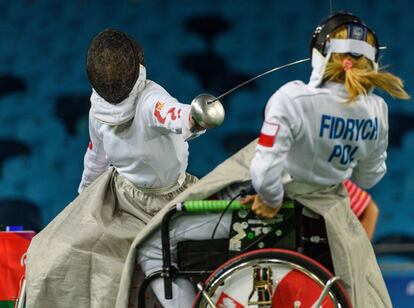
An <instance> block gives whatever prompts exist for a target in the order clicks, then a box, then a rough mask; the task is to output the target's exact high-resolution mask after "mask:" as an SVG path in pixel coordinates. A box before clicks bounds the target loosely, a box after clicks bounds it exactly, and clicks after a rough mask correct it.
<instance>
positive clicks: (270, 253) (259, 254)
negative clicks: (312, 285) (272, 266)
mask: <svg viewBox="0 0 414 308" xmlns="http://www.w3.org/2000/svg"><path fill="white" fill-rule="evenodd" d="M258 259H262V260H263V259H267V260H269V259H277V260H282V261H286V262H287V263H291V264H292V265H298V266H299V267H302V268H304V269H306V270H307V271H309V272H311V273H312V274H313V275H315V276H316V277H318V278H319V280H321V281H322V283H324V284H325V283H326V282H327V281H328V280H329V279H331V278H332V277H333V275H332V274H331V273H330V272H329V271H328V270H327V269H326V268H324V267H323V266H322V265H321V264H319V263H318V262H316V261H315V260H313V259H311V258H309V257H307V256H305V255H302V254H300V253H297V252H294V251H289V250H284V249H274V248H272V249H260V250H254V251H250V252H247V253H244V254H242V255H239V256H236V257H234V258H233V259H231V260H229V261H227V262H226V263H224V264H223V265H221V266H220V267H219V268H218V269H217V270H215V271H214V272H213V273H212V274H211V275H210V277H209V278H208V279H207V280H206V281H205V290H206V291H207V293H209V292H208V290H209V288H210V287H211V285H212V284H213V283H214V282H215V281H216V280H217V279H219V278H220V277H221V276H222V275H224V274H225V273H226V272H228V271H229V270H231V269H232V268H234V267H236V266H238V265H241V264H243V263H246V262H248V261H254V260H258ZM331 292H332V294H333V296H334V297H335V299H336V300H337V302H338V303H339V304H340V305H341V306H340V307H341V308H351V307H352V305H351V303H350V301H349V299H348V296H347V294H346V292H345V290H344V288H343V287H342V285H341V283H340V282H338V281H337V282H335V283H334V284H333V286H332V288H331ZM203 302H204V300H203V298H202V296H201V295H200V293H198V294H197V296H196V298H195V300H194V303H193V307H194V308H199V307H204V303H203Z"/></svg>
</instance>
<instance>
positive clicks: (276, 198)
mask: <svg viewBox="0 0 414 308" xmlns="http://www.w3.org/2000/svg"><path fill="white" fill-rule="evenodd" d="M347 98H348V93H347V91H346V89H345V86H344V85H343V84H341V83H336V82H325V83H324V84H323V85H321V86H320V87H318V88H315V87H312V86H311V85H309V84H304V83H303V82H300V81H293V82H290V83H287V84H286V85H284V86H283V87H281V88H280V89H279V90H278V91H277V92H276V93H275V94H274V95H273V96H272V97H271V98H270V99H269V102H268V103H267V107H266V110H265V121H264V123H263V126H262V130H261V134H260V137H259V142H258V146H257V148H256V154H255V156H254V158H253V161H252V164H251V175H252V183H253V186H254V188H255V190H256V191H257V192H258V193H259V194H260V196H261V197H262V199H263V201H264V202H265V203H266V204H267V205H269V206H271V207H273V206H276V205H278V204H280V203H281V201H282V198H283V183H282V174H283V173H287V174H289V175H290V177H291V178H292V179H294V180H296V181H300V182H308V183H318V184H322V185H333V184H337V183H341V182H343V181H344V180H345V179H348V178H351V179H352V181H354V183H355V184H357V185H358V186H360V187H362V188H366V189H367V188H371V187H372V186H374V185H375V184H376V183H377V182H378V181H379V180H380V179H381V178H382V177H383V176H384V174H385V172H386V164H385V159H386V157H387V152H386V150H387V144H388V119H387V117H388V112H387V105H386V103H385V102H384V100H383V99H382V98H381V97H379V96H378V95H375V94H373V93H369V94H367V95H361V96H359V97H358V98H357V99H356V100H355V101H354V102H352V103H346V101H347Z"/></svg>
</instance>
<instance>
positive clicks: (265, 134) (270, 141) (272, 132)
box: [259, 121, 279, 148]
mask: <svg viewBox="0 0 414 308" xmlns="http://www.w3.org/2000/svg"><path fill="white" fill-rule="evenodd" d="M278 132H279V125H278V124H273V123H269V122H266V121H265V122H264V123H263V126H262V130H261V131H260V136H259V144H260V145H261V146H264V147H269V148H271V147H272V146H273V145H274V144H275V141H276V137H277V133H278Z"/></svg>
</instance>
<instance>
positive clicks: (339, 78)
mask: <svg viewBox="0 0 414 308" xmlns="http://www.w3.org/2000/svg"><path fill="white" fill-rule="evenodd" d="M347 31H348V30H347V28H346V26H343V27H340V28H339V29H338V30H336V31H335V32H333V33H332V34H331V36H330V37H331V38H338V39H345V38H347ZM367 41H368V43H369V44H371V45H373V46H374V45H375V37H374V35H373V34H372V33H371V32H368V40H367ZM349 61H351V63H350V62H349ZM323 80H324V81H335V82H341V83H344V85H345V89H346V90H347V92H348V94H349V100H348V102H352V101H354V100H355V99H356V98H357V97H358V96H359V95H361V94H364V95H366V94H367V93H368V91H369V90H370V89H371V88H373V87H377V88H380V89H381V90H384V91H385V92H387V93H388V94H389V95H391V96H392V97H393V98H399V99H409V98H410V96H409V95H408V93H407V92H406V91H405V90H404V85H403V82H402V80H401V79H400V78H399V77H397V76H395V75H393V74H391V73H388V72H385V71H382V70H379V71H377V70H375V69H374V65H373V63H372V62H371V61H370V60H369V59H367V58H366V57H364V56H361V57H353V56H351V55H349V54H339V53H333V54H332V56H331V58H330V60H329V62H328V63H327V65H326V69H325V74H324V79H323Z"/></svg>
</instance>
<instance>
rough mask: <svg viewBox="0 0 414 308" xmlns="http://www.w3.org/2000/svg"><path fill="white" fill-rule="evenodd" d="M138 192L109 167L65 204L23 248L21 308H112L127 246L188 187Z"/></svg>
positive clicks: (188, 179)
mask: <svg viewBox="0 0 414 308" xmlns="http://www.w3.org/2000/svg"><path fill="white" fill-rule="evenodd" d="M195 181H196V178H195V177H193V176H191V175H189V174H187V175H186V177H185V180H184V183H183V184H182V185H181V186H179V185H178V188H176V187H174V188H173V190H171V191H168V192H167V191H166V192H160V191H159V190H157V194H154V193H148V192H143V191H142V190H139V189H137V188H136V187H135V186H134V185H132V184H131V183H130V182H128V181H127V180H125V179H124V178H123V177H122V176H120V175H119V174H118V173H117V172H116V171H115V170H114V169H113V168H111V169H110V170H108V171H107V172H105V173H104V174H103V175H102V176H100V177H99V178H98V179H96V180H95V181H94V182H93V183H92V184H91V185H90V186H89V187H88V188H87V189H86V190H85V191H83V192H82V193H81V194H80V195H79V196H78V197H77V198H76V199H75V200H74V201H73V202H72V203H71V204H69V205H68V206H67V207H66V208H65V209H64V210H63V211H62V212H61V213H60V214H59V215H58V216H57V217H56V218H55V219H54V220H53V221H52V222H51V223H50V224H49V225H48V226H47V227H46V228H45V229H43V230H42V232H40V233H39V234H38V235H37V236H36V237H35V238H34V239H33V241H32V243H31V244H30V246H29V250H28V255H27V270H26V278H27V289H26V290H27V300H26V307H28V308H32V307H39V308H48V307H54V308H61V307H62V308H63V307H68V308H69V307H70V308H73V307H79V308H83V307H85V308H89V307H93V308H106V307H107V308H113V307H115V301H116V295H117V292H118V285H119V281H120V277H121V273H122V269H123V267H124V262H125V258H126V256H127V254H128V251H129V248H130V246H131V243H132V242H133V240H134V238H135V237H136V235H137V234H138V233H139V232H140V230H141V229H143V228H144V227H145V225H146V224H147V223H148V222H149V221H150V219H151V218H152V216H151V215H150V214H148V213H152V212H154V211H155V210H159V209H160V208H162V207H163V206H164V205H165V204H167V203H168V201H170V200H171V199H173V198H174V197H175V196H176V195H178V194H179V193H180V192H182V191H183V190H184V189H186V188H187V187H188V186H189V185H191V184H193V183H194V182H195Z"/></svg>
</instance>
